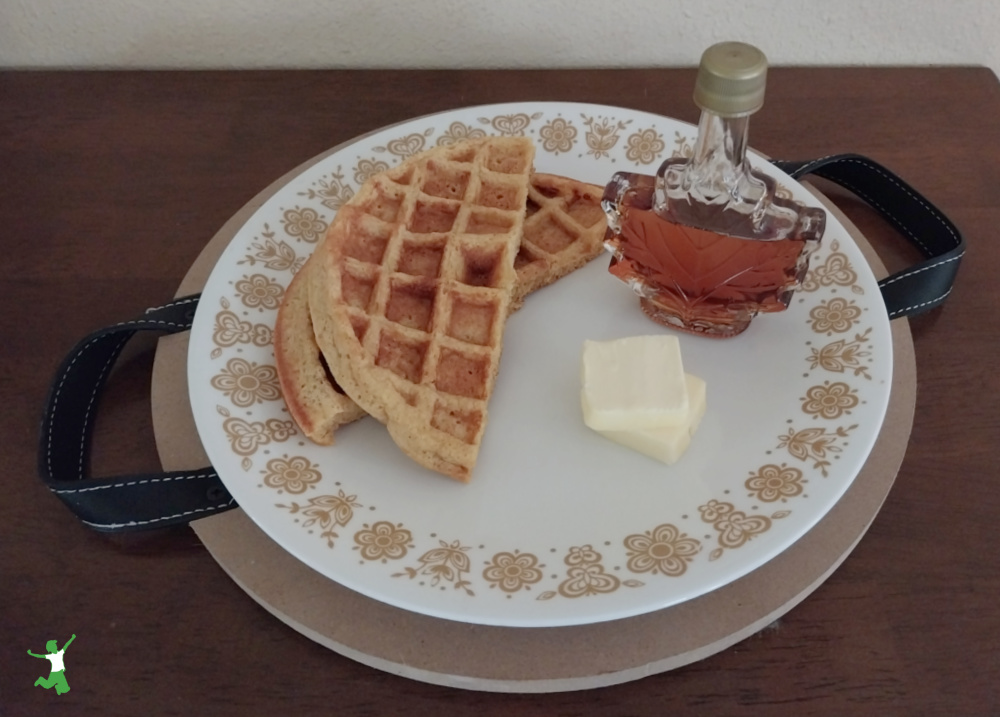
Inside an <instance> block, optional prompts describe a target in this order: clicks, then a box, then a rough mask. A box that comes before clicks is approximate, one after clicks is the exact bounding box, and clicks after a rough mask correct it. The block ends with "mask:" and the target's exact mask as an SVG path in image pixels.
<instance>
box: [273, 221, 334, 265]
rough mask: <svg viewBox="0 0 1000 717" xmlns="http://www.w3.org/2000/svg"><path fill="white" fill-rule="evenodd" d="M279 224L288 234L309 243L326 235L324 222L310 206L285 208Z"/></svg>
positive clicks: (313, 242)
mask: <svg viewBox="0 0 1000 717" xmlns="http://www.w3.org/2000/svg"><path fill="white" fill-rule="evenodd" d="M281 226H282V228H283V229H284V230H285V234H287V235H288V236H290V237H294V238H295V239H301V240H302V241H305V242H309V243H310V244H315V243H316V242H318V241H319V240H320V239H322V238H323V237H324V236H325V235H326V222H324V221H323V219H322V218H321V217H320V215H319V212H317V211H316V210H315V209H313V208H312V207H295V208H294V209H286V210H285V211H284V213H283V214H282V216H281ZM302 263H303V264H304V263H305V261H304V260H303V262H302ZM268 268H272V267H268ZM286 268H287V267H286Z"/></svg>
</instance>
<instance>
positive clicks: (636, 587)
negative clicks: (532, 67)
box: [188, 102, 892, 627]
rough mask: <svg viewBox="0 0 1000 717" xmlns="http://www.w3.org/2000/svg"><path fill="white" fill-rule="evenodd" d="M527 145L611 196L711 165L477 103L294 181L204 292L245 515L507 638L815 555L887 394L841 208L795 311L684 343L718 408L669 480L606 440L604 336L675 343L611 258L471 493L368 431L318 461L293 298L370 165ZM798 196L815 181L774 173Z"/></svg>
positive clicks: (648, 139)
mask: <svg viewBox="0 0 1000 717" xmlns="http://www.w3.org/2000/svg"><path fill="white" fill-rule="evenodd" d="M483 132H487V133H493V134H504V133H505V134H524V135H527V136H530V137H532V138H533V139H534V140H535V144H536V152H537V155H536V161H535V166H536V169H537V170H538V171H543V172H554V173H558V174H563V175H567V176H571V177H575V178H578V179H581V180H585V181H590V182H594V183H597V184H604V183H605V182H606V181H607V180H608V179H610V177H611V175H612V173H614V172H615V171H619V170H634V171H643V172H646V173H652V172H654V171H655V168H656V167H657V166H658V164H659V162H660V161H662V159H664V158H665V157H668V156H671V155H672V154H676V153H686V152H689V151H690V147H691V142H692V140H693V139H694V136H695V128H694V127H692V126H690V125H687V124H684V123H680V122H677V121H675V120H672V119H668V118H665V117H660V116H657V115H651V114H646V113H642V112H635V111H632V110H627V109H621V108H615V107H605V106H595V105H585V104H571V103H547V102H538V103H520V104H516V105H494V106H484V107H473V108H468V109H463V110H457V111H451V112H446V113H442V114H438V115H433V116H430V117H423V118H420V119H415V120H413V121H410V122H407V123H405V124H401V125H396V126H393V127H391V128H388V129H385V130H382V131H379V132H377V133H375V134H372V135H369V136H366V137H364V138H362V139H360V140H357V141H355V142H353V143H351V144H349V145H347V146H345V147H343V148H341V149H339V150H337V151H336V152H334V153H333V154H331V155H330V156H328V157H326V158H324V159H323V160H321V161H320V162H319V163H318V164H316V165H315V166H313V167H311V168H309V169H307V170H306V171H304V172H302V173H301V174H300V175H298V176H297V177H296V178H295V179H293V180H292V181H290V182H289V183H288V184H287V185H286V186H284V187H283V188H282V189H281V190H279V191H278V193H277V194H276V195H274V197H272V198H271V199H270V200H268V201H267V202H266V203H265V204H264V205H263V206H262V207H261V208H260V209H259V210H258V211H257V212H256V213H255V214H254V215H253V216H252V217H251V218H250V219H249V220H248V221H247V223H246V224H245V225H244V226H243V227H242V228H241V229H240V230H239V232H237V234H236V235H235V237H234V238H233V240H232V242H231V243H230V245H229V246H228V248H227V249H226V251H225V253H224V254H223V255H222V257H221V259H220V260H219V262H218V264H217V265H216V267H215V269H214V271H213V272H212V275H211V277H210V278H209V281H208V283H207V285H206V287H205V289H204V292H203V295H202V299H201V302H200V306H199V309H198V312H197V316H196V318H195V322H194V326H193V327H192V330H191V341H190V351H189V355H188V378H189V384H190V398H191V405H192V408H193V410H194V415H195V419H196V423H197V426H198V431H199V433H200V436H201V440H202V442H203V444H204V446H205V449H206V450H207V452H208V455H209V457H210V458H211V460H212V463H213V465H214V466H215V468H216V470H217V471H218V472H219V475H220V476H221V477H222V480H223V482H224V483H225V485H226V487H227V488H228V489H229V490H230V491H231V492H232V494H233V496H234V497H235V498H236V500H237V501H238V502H239V504H240V506H241V507H242V508H243V510H244V511H245V512H246V513H247V515H248V516H250V518H251V519H253V520H254V521H255V522H256V523H257V525H259V526H260V527H261V528H262V529H263V530H264V531H265V532H266V533H267V534H268V535H269V536H270V537H271V538H272V539H273V540H275V541H276V542H277V543H278V544H280V545H281V546H282V547H283V548H285V549H286V550H288V551H289V552H290V553H291V554H293V555H294V556H296V557H297V558H298V559H300V560H302V561H303V562H304V563H306V564H307V565H309V566H310V567H312V568H313V569H315V570H317V571H318V572H320V573H321V574H323V575H325V576H327V577H329V578H331V579H333V580H336V581H337V582H339V583H341V584H343V585H345V586H347V587H349V588H351V589H353V590H356V591H358V592H360V593H362V594H364V595H366V596H369V597H371V598H374V599H376V600H381V601H384V602H386V603H389V604H392V605H395V606H397V607H400V608H404V609H407V610H411V611H414V612H418V613H423V614H426V615H431V616H434V617H439V618H446V619H451V620H459V621H466V622H473V623H480V624H488V625H502V626H530V627H543V626H561V625H574V624H583V623H591V622H598V621H602V620H612V619H617V618H625V617H630V616H633V615H637V614H641V613H645V612H650V611H653V610H659V609H662V608H665V607H669V606H671V605H675V604H677V603H679V602H682V601H684V600H689V599H691V598H694V597H696V596H698V595H702V594H704V593H707V592H709V591H711V590H715V589H717V588H719V587H721V586H723V585H725V584H727V583H729V582H731V581H733V580H736V579H737V578H739V577H741V576H743V575H745V574H746V573H748V572H750V571H751V570H753V569H754V568H756V567H758V566H760V565H761V564H763V563H764V562H766V561H768V560H770V559H771V558H773V557H774V556H776V555H777V554H778V553H780V552H781V551H783V550H784V549H785V548H787V547H788V546H790V545H791V544H792V543H794V542H795V541H796V540H798V539H799V538H800V537H801V536H802V535H803V534H804V533H805V532H806V531H808V530H809V529H810V528H811V527H812V526H813V525H815V524H816V522H817V521H819V520H820V518H822V517H823V516H824V515H825V514H826V513H827V511H829V510H830V508H831V507H832V506H833V505H834V504H835V503H836V502H837V500H839V498H840V497H841V495H843V493H844V491H845V490H846V489H847V488H848V486H849V485H850V483H851V481H852V480H853V479H854V477H855V476H856V475H857V473H858V471H859V470H860V468H861V467H862V465H863V464H864V462H865V460H866V458H867V456H868V453H869V451H870V449H871V447H872V444H873V443H874V440H875V438H876V436H877V435H878V432H879V430H880V428H881V424H882V420H883V417H884V414H885V409H886V405H887V402H888V397H889V389H890V382H891V370H892V342H891V337H890V334H889V322H888V319H887V317H886V312H885V308H884V305H883V303H882V299H881V295H880V293H879V290H878V287H877V285H876V281H875V278H874V276H873V275H872V273H871V271H870V270H869V268H868V265H867V264H866V262H865V260H864V258H863V256H862V255H861V252H860V251H859V250H858V248H857V246H856V245H855V243H854V242H853V240H852V239H851V237H850V235H849V234H848V233H847V231H846V230H845V229H844V228H843V226H842V225H840V224H839V223H838V222H837V221H836V219H835V218H834V217H832V216H831V217H830V218H829V223H828V228H827V234H826V237H825V239H824V241H823V246H822V247H821V248H820V249H819V250H818V252H817V253H816V254H815V255H814V256H813V259H812V265H811V266H812V269H811V271H810V274H809V278H808V281H807V284H806V286H805V287H804V289H803V290H802V291H800V292H799V293H798V294H796V297H795V298H794V300H793V303H792V305H791V307H790V308H789V309H788V310H787V311H785V312H783V313H780V314H771V315H765V316H761V317H758V318H757V319H756V320H755V321H754V322H753V323H752V324H751V327H750V329H749V330H748V331H747V332H746V333H744V334H743V335H741V336H739V337H736V338H734V339H729V340H715V339H704V338H700V337H695V336H689V335H681V336H680V339H681V346H682V351H683V356H684V363H685V368H686V369H687V370H688V371H690V372H692V373H695V374H697V375H699V376H701V377H703V378H704V379H705V380H706V381H707V382H708V412H707V414H706V416H705V419H704V421H703V423H702V425H701V428H700V429H699V431H698V433H697V435H696V436H695V438H694V441H693V443H692V445H691V447H690V449H689V450H688V452H687V453H686V454H685V455H684V457H683V458H682V459H681V460H680V462H678V463H677V464H675V465H673V466H665V465H662V464H660V463H657V462H655V461H653V460H651V459H649V458H646V457H644V456H642V455H639V454H636V453H633V452H630V451H629V450H627V449H625V448H622V447H620V446H618V445H616V444H614V443H611V442H609V441H607V440H605V439H603V438H602V437H600V436H598V435H597V434H595V433H593V432H591V431H589V430H588V429H587V428H586V427H585V426H584V425H583V423H582V420H581V416H580V404H579V362H580V351H581V348H582V344H583V341H584V339H611V338H615V337H621V336H630V335H637V334H643V333H655V332H658V331H661V330H664V329H661V328H660V327H659V326H658V325H657V324H654V323H652V322H651V321H649V320H648V319H647V318H646V317H645V316H644V315H643V314H642V312H641V311H640V310H639V308H638V305H637V300H636V298H635V297H634V296H633V294H632V293H631V291H630V290H629V289H628V288H627V287H626V286H625V285H624V284H622V283H620V282H619V281H617V280H616V279H614V278H613V277H611V276H610V275H609V274H608V273H607V264H608V260H607V258H605V257H601V258H598V259H597V260H595V261H594V262H592V263H591V264H589V265H588V266H587V267H585V268H584V269H582V270H580V271H578V272H576V273H575V274H573V275H570V276H569V277H566V278H564V279H562V280H560V281H559V282H557V283H556V284H554V285H552V286H550V287H548V288H545V289H543V290H541V291H539V292H538V293H537V294H534V295H532V296H531V297H529V299H528V300H527V302H526V304H525V306H524V308H522V309H521V310H520V311H519V312H517V313H516V314H515V315H514V316H513V317H511V319H510V321H509V323H508V326H507V329H506V333H505V336H504V353H503V359H502V365H501V368H500V375H499V378H498V380H497V384H496V389H495V393H494V396H493V398H492V401H491V404H490V422H489V426H488V428H487V431H486V436H485V439H484V442H483V446H482V449H481V452H480V456H479V463H478V465H477V467H476V471H475V475H474V478H473V482H472V483H471V484H469V485H463V484H459V483H456V482H454V481H451V480H449V479H447V478H444V477H442V476H439V475H437V474H435V473H432V472H430V471H427V470H425V469H423V468H421V467H420V466H418V465H416V464H415V463H413V462H412V461H411V460H410V459H408V458H407V457H405V456H404V455H403V454H402V453H401V452H400V451H399V450H398V449H397V448H396V446H395V445H394V444H393V443H392V441H391V439H390V438H389V436H388V434H387V433H386V431H385V430H384V429H383V427H382V426H381V425H380V424H379V423H377V422H376V421H374V420H372V419H370V418H369V419H364V420H362V421H360V422H358V423H356V424H353V425H350V426H347V427H345V428H343V429H342V430H341V431H340V432H338V434H337V444H336V445H335V446H333V447H327V448H324V447H320V446H317V445H314V444H312V443H311V442H310V441H309V440H307V439H305V438H304V437H303V436H302V435H301V434H300V433H299V432H298V431H297V430H296V428H295V426H294V423H293V422H292V421H291V419H290V417H289V415H288V412H287V410H286V408H285V405H284V402H283V401H282V399H281V396H280V393H279V391H278V387H277V381H276V377H275V371H274V367H273V364H274V355H273V351H272V347H271V332H272V328H273V325H274V319H275V315H276V310H277V307H278V304H279V302H280V299H281V296H282V294H283V291H284V287H285V286H286V285H287V284H288V282H289V280H290V278H291V276H292V274H293V272H294V271H296V270H298V268H299V267H301V265H302V263H303V262H304V261H305V259H306V258H307V257H308V256H309V254H310V253H311V252H312V251H313V249H314V248H315V246H316V244H317V242H318V241H319V240H320V239H321V238H322V236H323V234H324V230H325V228H326V225H327V223H328V222H329V221H330V219H331V218H332V217H333V216H334V214H335V212H336V209H337V207H338V206H339V205H340V204H341V203H342V202H343V201H344V200H345V199H346V198H348V197H349V196H351V194H352V193H353V191H354V190H355V189H356V188H357V187H358V186H359V185H360V183H361V182H363V181H364V178H365V177H366V176H368V175H369V174H370V173H371V172H373V171H377V170H378V169H380V168H385V167H388V166H393V165H395V164H397V163H399V162H400V161H401V160H402V159H403V158H404V157H406V156H409V155H410V154H413V153H415V152H417V151H419V150H421V149H425V148H429V147H431V146H434V145H436V144H438V143H439V142H444V141H449V140H453V139H456V138H460V137H465V136H470V135H474V134H479V133H483ZM754 163H755V164H757V165H758V166H761V167H764V168H765V169H766V171H768V172H770V173H771V174H772V175H773V176H775V177H776V178H777V179H778V181H779V183H780V184H782V186H783V187H785V188H786V189H787V190H788V191H790V192H791V193H792V194H793V195H794V196H795V197H796V198H798V199H800V200H802V201H806V202H810V203H813V204H815V203H816V202H815V199H814V198H813V197H812V196H811V195H810V194H809V193H808V192H806V191H805V190H804V189H803V188H802V187H801V186H799V185H798V184H796V183H795V182H793V181H792V180H790V179H789V178H788V177H787V176H785V175H783V174H781V173H780V172H778V171H777V170H775V169H773V168H770V165H766V166H765V164H766V163H764V162H762V161H759V160H758V159H757V158H756V157H755V158H754Z"/></svg>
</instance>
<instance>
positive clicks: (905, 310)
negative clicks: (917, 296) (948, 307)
mask: <svg viewBox="0 0 1000 717" xmlns="http://www.w3.org/2000/svg"><path fill="white" fill-rule="evenodd" d="M950 293H951V289H950V288H949V289H948V291H946V292H944V293H943V294H941V296H939V297H937V298H936V299H931V300H930V301H924V302H922V303H919V304H914V305H913V306H907V307H905V308H902V309H896V310H895V311H890V312H889V318H890V319H894V318H896V317H897V316H900V315H902V314H906V313H909V312H910V311H913V310H914V309H922V308H924V307H925V306H930V305H931V304H937V303H939V302H942V301H944V300H945V299H947V298H948V294H950Z"/></svg>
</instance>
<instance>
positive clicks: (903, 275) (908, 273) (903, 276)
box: [881, 251, 965, 286]
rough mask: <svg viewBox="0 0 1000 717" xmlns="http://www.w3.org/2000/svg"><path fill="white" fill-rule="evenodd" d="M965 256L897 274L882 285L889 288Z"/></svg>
mask: <svg viewBox="0 0 1000 717" xmlns="http://www.w3.org/2000/svg"><path fill="white" fill-rule="evenodd" d="M963 256H965V252H964V251H963V252H962V253H961V254H959V255H957V256H953V257H951V258H950V259H942V260H941V261H938V262H935V263H933V264H928V265H927V266H922V267H920V268H919V269H911V270H910V271H904V272H902V273H899V274H896V275H895V276H892V277H890V278H888V279H886V281H885V282H884V283H882V284H881V285H882V286H889V285H890V284H895V283H896V282H897V281H899V280H900V279H906V278H908V277H911V276H914V275H916V274H919V273H920V272H922V271H927V270H929V269H936V268H937V267H939V266H944V265H945V264H950V263H951V262H953V261H959V260H960V259H961V258H962V257H963Z"/></svg>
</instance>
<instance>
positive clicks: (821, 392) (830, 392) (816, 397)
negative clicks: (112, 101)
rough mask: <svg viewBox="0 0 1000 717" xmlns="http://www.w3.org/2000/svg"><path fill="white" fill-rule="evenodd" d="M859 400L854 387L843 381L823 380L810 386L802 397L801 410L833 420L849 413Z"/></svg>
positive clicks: (816, 416)
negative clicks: (820, 383) (817, 384)
mask: <svg viewBox="0 0 1000 717" xmlns="http://www.w3.org/2000/svg"><path fill="white" fill-rule="evenodd" d="M860 402H861V399H860V398H858V392H857V390H856V389H853V388H851V387H850V386H848V385H847V384H846V383H844V382H843V381H833V382H830V381H824V382H823V385H821V386H812V387H810V388H809V390H808V391H806V395H805V397H804V398H803V399H802V411H803V412H804V413H807V414H809V415H810V416H812V417H813V418H825V419H827V420H830V421H835V420H837V419H838V418H840V417H841V416H843V415H845V414H850V412H851V409H853V408H856V407H857V406H858V404H859V403H860Z"/></svg>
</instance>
